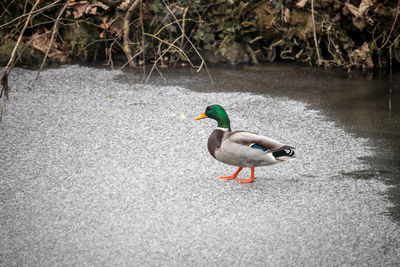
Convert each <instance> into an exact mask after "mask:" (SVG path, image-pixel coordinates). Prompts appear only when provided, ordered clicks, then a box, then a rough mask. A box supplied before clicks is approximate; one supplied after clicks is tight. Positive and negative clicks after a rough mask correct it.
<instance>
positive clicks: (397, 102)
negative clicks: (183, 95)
mask: <svg viewBox="0 0 400 267" xmlns="http://www.w3.org/2000/svg"><path fill="white" fill-rule="evenodd" d="M210 73H211V75H212V78H213V81H214V85H213V86H211V84H210V79H209V77H208V75H207V73H206V72H205V71H201V72H200V73H197V72H195V70H193V69H187V68H182V69H173V70H163V75H164V77H163V78H161V77H160V76H159V75H158V74H157V73H154V74H153V77H152V78H151V79H150V83H153V84H165V85H182V86H184V87H186V88H189V89H192V90H195V91H199V92H240V91H241V92H252V93H256V94H264V95H266V96H271V97H272V96H276V97H287V98H289V99H292V100H300V101H302V102H305V103H307V104H308V105H309V108H311V109H315V110H318V111H320V112H321V113H322V114H324V115H326V116H327V117H328V118H329V119H330V120H332V121H334V122H336V123H337V124H338V125H339V126H341V127H342V128H344V129H345V130H346V131H347V132H350V133H353V134H354V135H355V136H357V137H363V138H368V139H369V140H371V141H372V142H373V143H372V144H370V145H371V146H372V147H373V148H374V149H375V150H376V151H375V152H376V153H375V156H374V157H368V158H363V160H365V161H367V162H368V164H369V165H370V166H371V168H370V170H368V171H362V172H349V173H345V175H348V176H350V177H352V178H354V179H382V180H384V182H385V183H387V184H389V185H391V187H390V189H389V191H388V194H387V197H388V198H389V199H390V200H391V202H392V203H393V204H394V207H391V208H390V209H389V213H390V215H391V216H392V217H393V218H394V219H395V220H396V221H397V222H400V72H399V71H397V72H394V73H393V76H392V84H391V86H390V83H389V80H390V79H389V74H388V73H384V74H374V75H372V74H370V75H363V74H361V73H358V72H355V73H353V74H347V73H345V72H342V71H337V70H322V69H314V68H311V67H308V66H292V65H276V64H274V65H267V66H239V67H231V66H218V67H211V68H210ZM127 77H129V76H121V79H128V78H127ZM132 79H139V78H138V77H137V76H136V77H135V78H132ZM137 81H138V80H136V82H137ZM130 82H133V81H130ZM390 87H391V88H392V92H391V94H390ZM266 108H268V107H266ZM288 108H290V107H288ZM316 142H318V140H316ZM343 153H351V154H354V156H355V157H357V151H352V150H348V149H347V148H346V147H343Z"/></svg>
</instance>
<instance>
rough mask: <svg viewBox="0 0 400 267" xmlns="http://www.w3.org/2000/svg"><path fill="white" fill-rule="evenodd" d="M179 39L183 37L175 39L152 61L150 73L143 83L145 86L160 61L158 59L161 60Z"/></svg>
mask: <svg viewBox="0 0 400 267" xmlns="http://www.w3.org/2000/svg"><path fill="white" fill-rule="evenodd" d="M180 38H183V35H181V36H180V37H178V38H176V39H175V40H174V41H173V42H172V44H171V45H170V46H169V47H168V48H167V49H165V51H164V52H163V53H162V54H161V55H160V56H159V57H158V58H157V59H156V60H155V61H154V64H153V67H151V70H150V72H149V75H147V79H146V81H144V83H145V84H146V83H147V82H148V81H149V79H150V76H151V74H152V73H153V70H154V68H155V67H156V66H157V62H158V61H160V59H162V58H163V56H164V55H165V54H166V53H167V52H168V51H169V50H170V49H171V47H172V46H173V45H174V44H175V43H176V42H178V40H179V39H180Z"/></svg>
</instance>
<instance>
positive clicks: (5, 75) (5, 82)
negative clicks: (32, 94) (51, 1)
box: [0, 0, 40, 116]
mask: <svg viewBox="0 0 400 267" xmlns="http://www.w3.org/2000/svg"><path fill="white" fill-rule="evenodd" d="M39 2H40V0H36V2H35V4H34V5H33V7H32V9H31V11H30V12H29V14H28V18H27V19H26V21H25V25H24V27H23V28H22V30H21V33H20V35H19V37H18V41H17V43H16V44H15V46H14V49H13V51H12V53H11V57H10V60H9V61H8V64H7V66H6V68H5V69H4V70H3V72H2V73H1V79H0V80H1V85H2V88H1V93H0V99H1V98H2V96H3V93H4V95H5V97H6V98H7V99H8V91H9V87H8V74H9V73H10V71H11V69H12V67H13V66H14V62H15V54H16V51H17V49H18V46H19V43H20V42H21V40H22V36H23V35H24V32H25V30H26V28H27V27H28V24H29V22H30V20H31V17H32V14H33V11H34V10H35V9H36V6H37V5H38V4H39ZM0 116H1V115H0Z"/></svg>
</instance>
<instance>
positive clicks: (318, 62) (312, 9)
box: [311, 0, 400, 66]
mask: <svg viewBox="0 0 400 267" xmlns="http://www.w3.org/2000/svg"><path fill="white" fill-rule="evenodd" d="M399 1H400V0H399ZM311 18H312V27H313V34H314V43H315V50H317V57H318V61H317V64H318V66H320V65H321V55H320V54H319V47H318V41H317V33H316V31H315V18H314V0H311Z"/></svg>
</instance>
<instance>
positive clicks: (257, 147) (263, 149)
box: [251, 145, 267, 151]
mask: <svg viewBox="0 0 400 267" xmlns="http://www.w3.org/2000/svg"><path fill="white" fill-rule="evenodd" d="M251 147H252V148H256V149H261V150H262V151H267V150H266V149H265V148H263V147H261V146H258V145H252V146H251Z"/></svg>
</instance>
